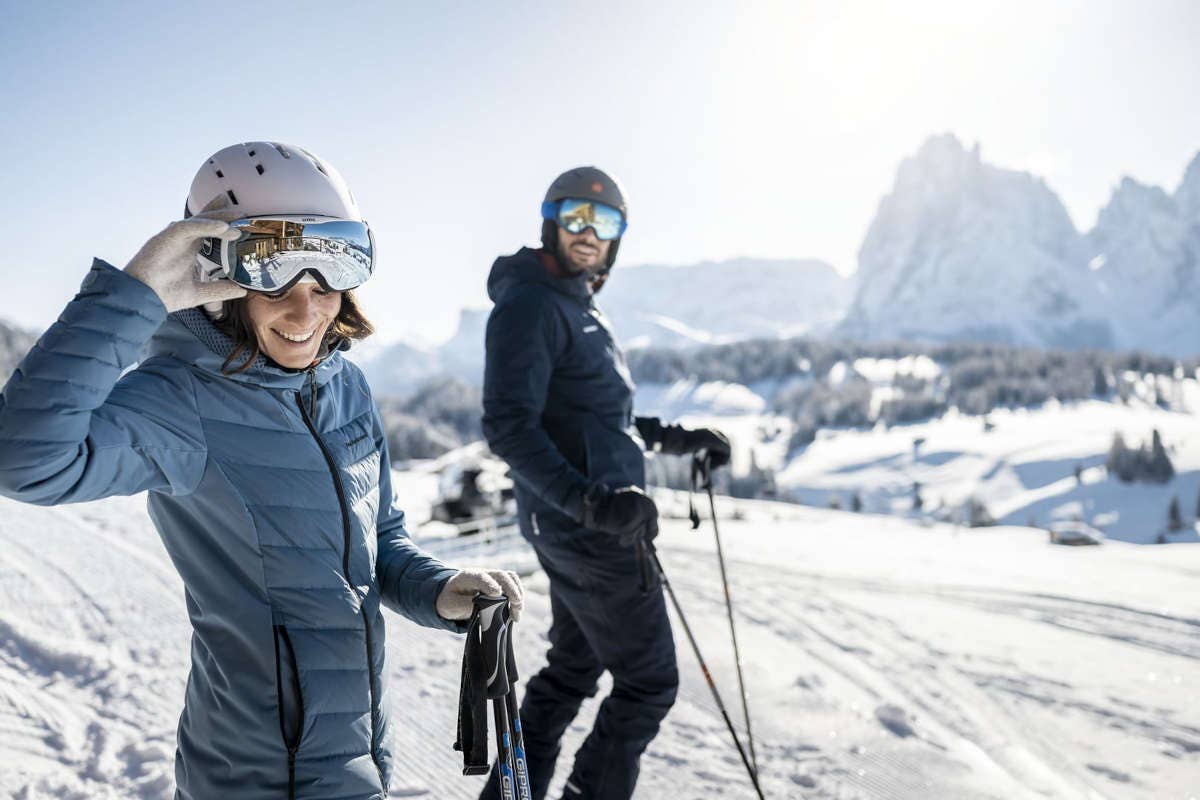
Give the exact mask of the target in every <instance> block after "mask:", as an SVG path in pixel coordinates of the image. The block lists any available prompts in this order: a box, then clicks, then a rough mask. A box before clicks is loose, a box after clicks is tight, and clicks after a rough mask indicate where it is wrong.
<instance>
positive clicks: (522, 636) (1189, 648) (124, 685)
mask: <svg viewBox="0 0 1200 800" xmlns="http://www.w3.org/2000/svg"><path fill="white" fill-rule="evenodd" d="M397 481H398V483H397V485H399V486H402V487H404V489H402V491H405V492H411V493H412V496H413V498H414V503H416V504H417V505H420V504H421V502H427V501H428V496H429V493H430V487H429V475H428V474H423V475H411V476H408V475H398V476H397ZM418 497H420V498H422V500H420V501H418V500H417V498H418ZM659 499H660V501H661V502H662V505H663V506H664V508H667V509H676V508H678V507H680V506H681V505H682V504H683V499H682V497H680V496H660V498H659ZM718 502H719V503H720V507H721V508H722V509H723V510H724V511H736V514H735V516H736V517H737V519H734V518H725V519H723V520H722V523H721V524H722V533H723V537H724V539H725V542H726V547H727V550H728V553H729V556H730V559H731V565H730V573H731V579H732V583H733V592H734V597H735V601H736V602H737V605H738V618H737V619H738V625H739V638H740V640H741V644H742V647H743V652H744V661H745V667H746V678H747V681H748V684H749V685H750V687H751V691H752V695H751V707H752V710H753V714H754V723H755V733H756V739H757V749H758V753H759V760H760V763H761V768H762V774H763V779H764V786H765V789H766V791H767V795H768V796H769V797H773V798H785V797H787V798H881V799H882V798H888V799H889V800H891V799H894V798H901V799H902V800H903V799H906V798H912V799H913V800H915V799H916V798H922V799H923V800H928V799H929V798H935V799H936V798H954V800H961V799H963V798H980V799H982V798H993V799H994V800H1013V799H1014V798H1046V797H1053V798H1089V799H1091V798H1167V797H1172V798H1187V797H1194V796H1196V793H1197V778H1198V776H1200V699H1198V698H1200V693H1198V692H1197V690H1196V689H1197V687H1196V681H1197V675H1198V672H1197V669H1196V667H1197V660H1200V594H1197V593H1196V592H1195V591H1194V589H1195V585H1196V581H1197V579H1198V578H1200V547H1195V546H1192V545H1168V546H1165V547H1159V548H1143V547H1135V546H1132V545H1125V544H1122V543H1110V544H1108V545H1106V546H1104V547H1102V548H1093V549H1089V550H1084V549H1067V548H1057V547H1051V546H1049V545H1047V544H1046V543H1045V542H1044V538H1043V536H1042V535H1041V534H1040V533H1039V532H1034V531H1029V530H1026V529H1019V528H1001V529H991V530H987V531H972V532H963V531H960V530H958V529H955V528H952V527H949V526H942V525H934V526H932V527H928V528H924V527H920V526H918V525H915V524H913V523H911V522H908V521H905V520H900V519H895V518H887V517H878V516H871V515H852V514H848V513H839V512H832V511H824V510H817V509H806V508H801V507H795V506H784V505H776V504H766V503H749V502H742V503H738V504H737V506H736V508H734V504H733V503H732V502H731V501H728V500H725V499H719V501H718ZM412 516H413V518H414V519H420V518H423V516H424V515H423V513H422V512H421V511H420V510H418V509H415V508H414V510H413V512H412ZM0 519H3V523H0V632H2V634H3V635H0V796H12V797H16V798H22V800H34V798H67V799H69V800H82V798H89V799H94V798H101V799H104V798H142V799H143V800H145V799H147V798H169V797H170V793H171V769H172V760H173V753H174V744H173V737H174V728H175V724H176V719H177V715H178V712H179V704H180V702H181V699H182V695H183V688H184V679H185V675H186V666H187V656H186V654H187V640H188V630H187V622H186V618H185V616H184V608H183V602H182V593H181V591H180V588H181V587H180V585H179V582H178V579H177V578H176V577H175V576H174V574H173V571H172V569H171V566H170V565H169V563H168V561H167V559H166V556H165V554H164V552H163V550H162V548H161V546H160V545H159V544H158V542H157V539H156V537H155V534H154V532H153V530H152V528H151V526H150V524H149V522H148V520H147V519H146V517H145V513H144V510H143V498H140V497H135V498H114V499H110V500H106V501H101V502H97V503H92V504H87V505H82V506H77V507H70V508H57V509H39V508H33V507H28V506H21V505H18V504H15V503H12V502H10V501H7V500H0ZM665 528H666V529H665V532H664V534H663V535H662V537H661V539H660V543H661V549H662V551H663V558H664V561H665V563H666V566H667V569H668V570H669V573H670V575H671V577H672V578H673V579H674V583H675V587H676V589H677V591H678V592H679V595H680V597H681V600H682V602H683V603H684V604H685V609H686V611H687V613H688V614H689V617H690V619H691V621H692V623H693V625H694V626H695V627H696V629H697V633H698V635H699V637H700V640H701V642H702V646H703V647H704V649H705V650H706V655H707V656H708V658H709V659H710V661H711V663H712V669H713V672H714V674H715V676H716V678H717V680H718V681H719V682H720V684H721V686H722V689H723V691H724V692H725V696H726V701H727V703H728V704H729V705H730V706H731V708H733V709H736V708H737V701H736V699H735V697H736V695H735V694H734V682H733V670H732V662H731V656H730V655H729V652H728V643H727V642H728V640H727V638H726V636H727V634H726V629H725V624H726V623H725V620H724V615H723V613H722V607H721V600H720V596H721V593H720V590H719V588H718V586H719V584H718V583H717V580H718V578H717V572H716V565H715V559H714V557H713V554H712V551H711V536H710V535H709V533H708V532H707V530H705V531H701V532H692V531H690V530H687V524H686V523H685V522H683V521H682V520H669V521H667V523H666V526H665ZM447 544H449V545H450V546H458V545H460V544H461V540H444V539H430V540H429V546H430V547H431V548H436V547H444V546H447ZM476 555H477V556H478V557H479V558H480V559H484V560H489V556H488V555H487V554H486V553H484V552H482V551H481V552H479V553H477V554H476ZM495 558H496V556H491V557H490V560H495ZM528 588H529V590H530V592H529V598H528V612H527V617H526V620H525V621H523V622H522V623H521V625H520V626H519V631H518V645H519V649H520V652H519V654H518V659H519V663H520V664H521V665H522V666H523V668H524V669H525V670H526V671H527V672H528V671H532V670H534V669H536V668H537V667H538V666H539V663H540V659H541V654H542V652H543V650H544V647H545V642H544V640H543V636H544V633H545V630H546V626H547V623H548V602H547V598H546V594H545V591H546V585H545V581H544V579H543V578H541V577H539V576H536V575H535V576H533V577H530V578H529V579H528ZM388 624H389V636H388V647H389V657H390V665H391V670H392V672H393V680H392V686H393V690H394V691H393V694H392V698H391V700H392V703H393V704H394V716H393V719H395V720H396V721H397V722H398V723H399V724H398V725H397V728H398V737H399V739H398V745H399V750H400V752H401V753H403V754H405V755H403V756H401V762H402V764H403V766H402V767H401V771H400V775H401V778H400V780H399V781H398V783H397V785H395V786H393V796H421V797H438V798H471V797H474V796H475V794H476V792H477V791H478V788H479V784H480V781H481V779H480V778H464V777H462V776H461V775H460V774H459V769H460V762H459V760H458V759H459V755H458V754H457V753H454V752H453V751H452V750H451V749H450V744H451V742H452V740H453V730H454V725H453V714H454V705H455V704H454V701H455V696H456V692H457V681H458V669H459V658H460V656H461V641H460V640H459V639H458V638H457V637H455V636H453V635H450V634H447V633H443V632H435V631H427V630H423V629H417V628H415V627H413V626H411V625H409V624H407V623H405V622H404V621H402V620H400V619H398V618H396V617H395V616H393V615H390V614H389V620H388ZM678 638H679V642H680V646H681V648H685V647H686V645H685V644H684V642H683V637H682V636H679V637H678ZM680 657H681V668H682V674H683V689H682V692H681V697H680V701H679V703H678V705H677V707H676V708H675V709H674V710H673V712H672V713H671V715H670V717H669V718H668V720H667V722H666V725H665V727H664V730H663V733H662V735H661V736H660V737H659V738H658V739H657V740H656V741H655V742H654V743H653V745H652V746H651V748H650V751H649V752H648V754H647V756H646V758H645V760H644V769H643V776H642V780H641V783H640V786H639V790H638V794H637V797H638V798H642V799H643V800H650V799H651V798H663V797H677V798H681V799H682V798H689V800H690V798H700V797H712V796H723V797H750V796H751V795H750V792H749V791H748V789H747V788H746V786H745V783H744V780H745V779H744V777H743V776H742V775H741V773H740V770H741V767H740V763H739V762H738V761H737V756H736V754H735V753H734V752H733V750H732V748H731V746H730V745H729V744H728V742H727V740H726V734H725V733H724V728H723V725H722V723H721V721H720V718H719V716H718V714H717V713H716V711H715V709H714V707H713V704H712V701H711V699H710V698H709V696H708V694H707V690H706V688H705V686H704V684H703V682H702V680H701V678H700V675H699V673H698V670H697V669H696V667H695V664H694V662H693V659H692V656H691V654H690V652H688V651H687V650H686V649H681V652H680ZM594 710H595V702H592V703H589V704H588V705H587V706H586V707H585V710H584V716H583V719H584V720H585V722H586V719H588V718H590V714H592V713H594ZM733 713H734V714H735V717H736V716H738V715H737V714H736V711H735V712H733ZM583 733H584V726H583V724H578V725H576V726H574V727H573V728H572V730H571V732H570V734H569V737H570V741H569V742H568V743H567V751H568V752H569V751H570V750H571V749H572V748H573V747H574V746H575V745H576V744H577V743H578V742H579V741H580V739H581V736H582V734H583ZM562 779H563V773H562V771H560V773H559V775H558V782H559V783H561V781H562ZM552 796H555V795H552Z"/></svg>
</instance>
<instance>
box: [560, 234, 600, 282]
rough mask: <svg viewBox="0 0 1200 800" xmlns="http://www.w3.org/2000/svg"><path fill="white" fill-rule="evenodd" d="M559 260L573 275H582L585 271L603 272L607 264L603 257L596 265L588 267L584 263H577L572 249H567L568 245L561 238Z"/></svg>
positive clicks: (593, 273) (594, 273) (591, 272)
mask: <svg viewBox="0 0 1200 800" xmlns="http://www.w3.org/2000/svg"><path fill="white" fill-rule="evenodd" d="M558 261H559V263H560V264H562V265H563V268H564V269H565V270H566V271H567V272H568V273H570V274H571V275H582V274H583V273H590V274H592V275H596V274H598V273H600V272H602V271H603V270H604V266H605V264H604V259H603V258H601V259H600V260H598V261H597V262H596V265H595V266H594V267H588V266H585V265H583V264H578V263H576V262H575V260H574V259H573V258H572V257H571V253H570V251H569V250H568V249H567V247H566V245H564V244H563V243H562V240H561V239H560V240H559V242H558Z"/></svg>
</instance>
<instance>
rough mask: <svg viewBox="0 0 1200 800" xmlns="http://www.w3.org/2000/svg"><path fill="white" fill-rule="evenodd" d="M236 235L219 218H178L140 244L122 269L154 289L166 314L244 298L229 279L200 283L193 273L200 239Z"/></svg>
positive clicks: (194, 272) (234, 237)
mask: <svg viewBox="0 0 1200 800" xmlns="http://www.w3.org/2000/svg"><path fill="white" fill-rule="evenodd" d="M238 236H239V233H238V231H236V230H233V229H231V228H230V227H229V224H228V223H225V222H222V221H220V220H216V219H208V218H207V217H192V218H191V219H181V220H179V221H177V222H172V223H171V224H170V225H168V226H167V227H166V228H164V229H163V230H162V231H160V232H159V233H158V234H156V235H155V236H154V237H152V238H151V239H150V240H149V241H148V242H146V243H145V244H144V245H142V249H141V250H138V252H137V255H135V256H134V257H133V260H132V261H130V262H129V265H128V266H127V267H125V272H126V273H128V274H129V275H132V276H133V277H135V278H137V279H138V280H139V281H141V282H142V283H144V284H146V285H147V286H149V287H150V288H151V289H153V290H154V292H155V294H157V295H158V298H159V299H160V300H162V303H163V305H164V306H166V307H167V313H170V312H172V311H179V310H180V309H184V308H194V307H196V306H199V305H203V304H204V303H213V302H221V301H223V300H233V299H235V298H238V297H245V296H246V290H245V289H243V288H242V287H241V286H238V285H237V284H236V283H233V282H232V281H229V280H226V279H221V280H218V281H213V282H205V283H201V282H200V281H199V280H198V279H197V278H198V276H197V274H196V254H197V253H199V252H200V243H201V240H203V239H207V238H210V237H216V238H219V239H226V240H229V241H232V240H234V239H236V238H238Z"/></svg>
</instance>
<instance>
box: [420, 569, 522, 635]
mask: <svg viewBox="0 0 1200 800" xmlns="http://www.w3.org/2000/svg"><path fill="white" fill-rule="evenodd" d="M480 593H482V594H487V595H492V596H493V597H495V596H499V595H504V596H505V597H507V598H508V604H509V608H510V609H511V610H512V621H513V622H519V621H520V619H521V609H522V608H524V607H525V592H524V590H523V589H522V588H521V579H520V578H518V577H517V573H515V572H505V571H504V570H499V569H464V570H462V571H460V572H459V573H458V574H457V575H455V576H454V577H453V578H451V579H450V580H448V581H446V585H445V586H443V587H442V591H441V592H440V593H439V594H438V597H437V603H436V606H437V613H438V616H440V617H441V618H442V619H470V618H471V612H472V611H474V610H475V595H477V594H480Z"/></svg>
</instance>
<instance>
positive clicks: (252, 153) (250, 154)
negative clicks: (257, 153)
mask: <svg viewBox="0 0 1200 800" xmlns="http://www.w3.org/2000/svg"><path fill="white" fill-rule="evenodd" d="M247 155H249V156H250V157H251V158H254V151H253V150H251V151H250V152H249V153H248V154H247Z"/></svg>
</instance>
